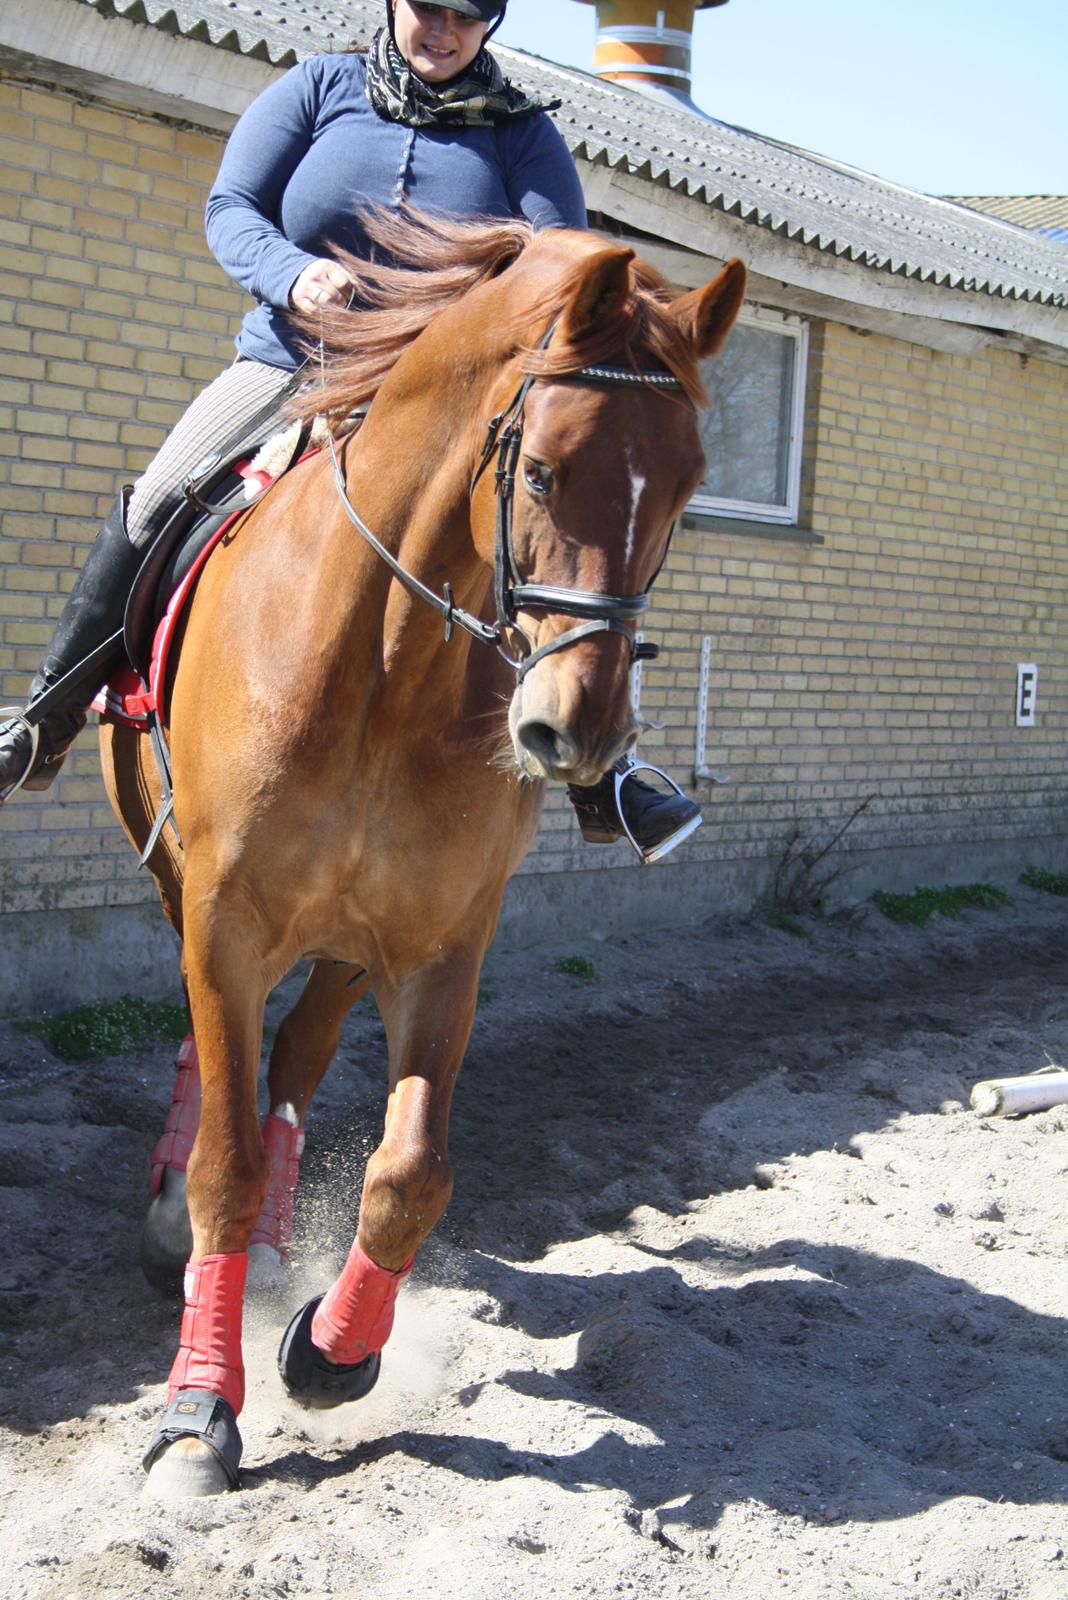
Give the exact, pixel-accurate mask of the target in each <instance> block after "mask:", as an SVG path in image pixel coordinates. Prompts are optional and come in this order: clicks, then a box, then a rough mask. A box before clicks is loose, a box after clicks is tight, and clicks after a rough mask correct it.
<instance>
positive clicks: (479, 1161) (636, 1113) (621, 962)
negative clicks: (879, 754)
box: [0, 888, 1068, 1600]
mask: <svg viewBox="0 0 1068 1600" xmlns="http://www.w3.org/2000/svg"><path fill="white" fill-rule="evenodd" d="M1013 894H1014V898H1015V905H1014V907H1013V908H1012V909H1011V910H1005V911H1001V912H984V913H972V914H969V915H968V916H967V917H966V918H965V919H963V920H961V921H946V920H936V921H935V922H933V923H932V924H931V925H930V926H929V927H928V928H927V929H915V928H901V927H899V926H896V925H894V924H892V923H890V922H888V921H886V920H885V919H884V918H883V917H882V916H881V915H880V914H879V913H877V912H876V911H874V910H873V909H872V908H871V907H868V906H854V907H852V908H849V909H847V910H846V911H844V912H842V913H840V914H838V915H836V916H834V917H831V918H828V919H826V920H823V921H819V922H813V923H811V924H810V925H809V936H808V937H800V936H798V935H797V934H794V933H790V932H786V931H781V930H779V929H776V928H773V927H771V926H769V925H768V924H767V923H764V922H761V921H752V922H732V923H718V922H710V923H709V924H708V925H707V927H705V928H704V929H703V930H701V931H699V932H697V933H687V934H685V935H677V934H666V933H653V934H646V935H643V936H637V937H633V938H631V939H629V940H625V941H620V940H598V939H593V938H587V939H584V940H579V939H567V940H563V941H561V942H560V943H558V944H555V945H552V946H549V945H543V946H540V947H538V948H535V949H531V950H526V951H523V952H521V953H518V954H494V955H492V956H491V958H490V961H489V962H488V964H487V968H486V973H485V977H484V980H483V986H484V987H483V995H482V1003H481V1006H480V1011H479V1018H478V1022H477V1024H476V1029H475V1035H474V1038H473V1040H472V1044H471V1048H470V1051H469V1053H468V1059H467V1063H466V1066H465V1069H464V1073H463V1075H462V1077H461V1081H460V1088H459V1092H458V1096H457V1103H456V1110H455V1115H454V1122H453V1145H452V1159H453V1165H454V1167H455V1171H456V1176H457V1186H456V1198H455V1200H454V1202H453V1205H452V1208H451V1210H450V1212H449V1214H448V1216H447V1217H446V1219H445V1221H444V1223H443V1224H442V1225H441V1227H440V1228H439V1230H438V1232H437V1234H436V1235H435V1237H434V1239H432V1241H431V1242H430V1244H429V1245H428V1246H427V1248H426V1249H425V1251H424V1252H423V1255H422V1257H421V1258H420V1260H419V1262H418V1265H417V1267H416V1273H415V1277H414V1279H413V1284H412V1287H411V1288H409V1290H408V1291H406V1293H405V1295H404V1297H403V1299H402V1305H401V1312H400V1316H399V1319H398V1329H397V1333H396V1335H395V1338H394V1340H393V1342H392V1344H391V1345H390V1346H389V1348H388V1350H387V1355H386V1359H385V1363H384V1376H383V1379H382V1382H381V1384H380V1385H379V1388H378V1390H377V1391H376V1392H375V1393H374V1394H373V1395H372V1396H371V1397H370V1399H369V1400H367V1401H365V1402H363V1404H362V1405H358V1406H355V1407H353V1408H352V1409H351V1412H349V1413H341V1414H334V1415H332V1416H329V1417H326V1418H318V1419H317V1418H312V1417H309V1415H307V1414H305V1413H302V1412H300V1411H299V1410H297V1409H296V1408H295V1407H294V1406H293V1405H292V1404H290V1403H289V1402H288V1401H287V1400H286V1399H285V1398H284V1397H283V1393H282V1389H281V1386H280V1383H279V1380H278V1377H277V1374H276V1372H275V1367H274V1357H275V1350H276V1347H277V1343H278V1339H279V1336H280V1333H281V1330H282V1328H283V1327H284V1325H285V1323H286V1321H287V1320H288V1317H289V1315H290V1314H291V1312H292V1311H293V1310H294V1309H295V1308H296V1307H297V1306H298V1304H300V1303H301V1301H302V1300H303V1299H304V1298H306V1297H307V1295H309V1294H311V1293H316V1292H320V1291H321V1290H322V1289H324V1288H325V1287H326V1286H327V1283H328V1282H329V1280H330V1278H331V1276H332V1274H333V1272H334V1270H335V1269H336V1267H337V1266H338V1265H339V1264H340V1261H341V1259H342V1258H343V1256H344V1254H345V1251H346V1249H347V1247H348V1244H349V1242H350V1239H351V1234H352V1230H353V1227H354V1223H355V1215H356V1206H357V1201H358V1196H359V1187H360V1181H361V1176H362V1167H363V1162H364V1159H365V1157H366V1155H367V1153H368V1152H369V1150H370V1149H371V1148H373V1145H374V1143H375V1142H376V1139H377V1129H378V1127H379V1125H380V1120H381V1114H382V1108H383V1084H384V1075H385V1074H384V1037H383V1033H382V1029H381V1026H380V1024H379V1022H378V1019H377V1015H376V1013H375V1012H374V1009H373V1007H372V1006H371V1005H369V1004H365V1005H364V1006H363V1007H362V1008H360V1009H358V1010H357V1012H356V1013H355V1014H354V1016H353V1017H352V1018H351V1020H350V1022H349V1024H348V1025H347V1028H346V1032H345V1036H344V1041H343V1047H342V1051H341V1053H340V1055H339V1058H338V1061H337V1063H336V1065H335V1068H334V1070H333V1072H332V1075H331V1076H330V1078H329V1079H328V1080H327V1083H326V1085H325V1086H324V1089H323V1091H322V1093H321V1096H320V1098H319V1100H318V1101H317V1103H316V1105H315V1107H314V1108H313V1111H312V1113H311V1117H310V1119H309V1137H308V1154H307V1156H306V1159H305V1178H304V1181H303V1184H302V1189H301V1192H300V1195H299V1197H298V1230H299V1248H298V1252H297V1256H296V1259H295V1261H294V1263H293V1267H292V1270H291V1278H290V1282H289V1283H288V1284H287V1285H286V1287H285V1289H284V1292H283V1293H281V1294H280V1295H278V1296H276V1297H271V1296H263V1295H261V1296H259V1297H257V1298H255V1299H253V1300H252V1301H251V1303H250V1306H249V1310H248V1316H247V1324H246V1341H245V1350H246V1360H247V1363H248V1372H249V1401H248V1404H247V1407H246V1410H245V1413H244V1415H243V1417H242V1424H241V1425H242V1431H243V1433H244V1437H245V1457H244V1464H245V1473H244V1488H243V1489H242V1491H241V1492H239V1493H237V1494H233V1495H229V1496H225V1497H221V1498H219V1499H216V1500H212V1501H201V1502H192V1503H182V1504H180V1505H177V1506H174V1507H172V1508H163V1507H160V1506H158V1505H154V1504H151V1503H149V1502H146V1501H144V1500H142V1499H141V1498H140V1491H141V1487H142V1482H143V1477H142V1473H141V1469H140V1464H139V1457H140V1454H141V1452H142V1450H143V1449H144V1447H145V1446H146V1444H147V1442H148V1439H149V1436H150V1434H151V1431H152V1427H153V1425H154V1418H155V1416H156V1414H157V1412H158V1410H159V1407H160V1405H161V1403H162V1397H163V1388H164V1379H165V1377H166V1373H167V1370H168V1368H169V1366H170V1362H171V1359H172V1356H173V1353H174V1349H175V1347H176V1341H177V1333H178V1320H179V1309H178V1306H177V1304H176V1303H168V1302H167V1301H165V1300H162V1299H161V1298H160V1297H159V1296H158V1295H157V1294H156V1293H155V1292H154V1291H153V1290H152V1289H150V1288H149V1286H148V1285H147V1284H146V1283H145V1281H144V1280H143V1278H142V1277H141V1274H140V1271H139V1268H138V1265H137V1237H138V1230H139V1226H140V1220H141V1216H142V1214H143V1210H144V1206H145V1203H146V1186H147V1170H148V1158H149V1154H150V1152H151V1149H152V1147H153V1145H154V1143H155V1140H156V1137H157V1134H158V1132H159V1131H160V1129H161V1127H162V1121H163V1117H164V1115H165V1111H166V1106H167V1103H168V1100H169V1096H170V1084H171V1079H172V1063H173V1051H172V1050H170V1049H169V1048H167V1049H161V1050H154V1051H151V1052H146V1053H144V1054H134V1055H127V1056H124V1057H120V1058H115V1059H112V1060H107V1061H102V1062H96V1063H93V1064H91V1065H89V1066H86V1067H82V1068H78V1069H74V1068H70V1067H67V1066H65V1065H64V1064H63V1063H62V1062H60V1061H58V1060H56V1059H55V1058H53V1057H52V1056H51V1055H50V1054H49V1053H48V1051H47V1050H46V1049H45V1047H44V1046H42V1045H40V1044H39V1043H37V1042H36V1041H34V1040H32V1039H29V1038H27V1037H25V1036H22V1035H19V1034H16V1033H14V1032H13V1031H12V1030H11V1029H10V1028H9V1027H6V1026H5V1027H3V1028H2V1029H0V1114H2V1119H3V1123H4V1126H3V1127H2V1128H0V1174H2V1176H0V1184H2V1194H3V1199H4V1234H5V1237H6V1238H7V1241H8V1243H7V1247H6V1248H5V1251H4V1257H3V1263H2V1267H0V1315H2V1325H3V1332H4V1340H3V1350H4V1354H3V1366H2V1381H3V1390H2V1393H0V1423H2V1448H3V1458H4V1466H3V1472H2V1476H0V1522H2V1526H3V1532H2V1534H0V1542H2V1545H0V1547H2V1551H3V1562H2V1565H0V1595H2V1596H3V1600H81V1597H83V1596H85V1597H89V1596H92V1597H94V1600H95V1597H100V1600H135V1597H141V1596H145V1597H148V1596H151V1597H152V1600H170V1597H172V1596H173V1597H175V1600H178V1597H182V1600H187V1597H188V1596H191V1595H192V1596H196V1597H197V1600H268V1597H274V1596H311V1597H319V1596H332V1597H333V1596H336V1597H338V1600H412V1597H413V1596H416V1597H419V1596H426V1597H427V1600H544V1597H545V1596H563V1595H579V1596H583V1597H596V1600H601V1597H615V1596H640V1597H641V1600H661V1597H662V1600H721V1597H722V1600H727V1597H728V1596H729V1597H731V1600H771V1597H779V1596H782V1597H789V1600H839V1597H845V1596H851V1597H857V1600H891V1597H895V1600H896V1597H900V1596H912V1597H915V1600H957V1597H962V1600H964V1597H967V1600H1068V1510H1066V1501H1068V1378H1066V1373H1068V1365H1066V1355H1068V1320H1065V1318H1066V1314H1068V1313H1066V1306H1068V1137H1066V1135H1068V1108H1062V1109H1060V1110H1055V1111H1048V1112H1044V1113H1041V1114H1039V1115H1036V1116H1032V1117H1029V1118H1026V1119H1024V1120H1021V1121H1015V1122H1009V1121H1004V1120H990V1121H983V1120H981V1119H979V1118H977V1117H976V1116H975V1114H974V1113H973V1112H971V1111H970V1110H968V1109H966V1104H967V1099H968V1091H969V1089H970V1087H971V1085H972V1084H973V1083H974V1082H975V1081H976V1080H977V1079H980V1078H983V1077H989V1076H999V1075H1009V1074H1013V1073H1024V1072H1030V1071H1033V1070H1035V1069H1036V1068H1039V1067H1041V1066H1043V1065H1044V1064H1046V1063H1047V1062H1050V1061H1052V1062H1056V1063H1058V1064H1062V1065H1063V1064H1065V1063H1066V1062H1068V991H1066V988H1065V979H1066V977H1068V937H1066V934H1068V906H1066V903H1065V902H1064V901H1059V900H1057V899H1055V898H1053V897H1051V896H1049V895H1043V894H1040V893H1037V892H1035V891H1029V890H1026V889H1023V888H1019V889H1015V888H1014V889H1013ZM575 956H578V957H582V958H585V960H586V961H587V962H589V963H592V965H593V968H594V972H595V975H594V976H593V977H587V978H585V979H583V978H581V977H576V976H569V975H567V974H565V973H563V972H560V971H559V970H557V963H558V962H559V961H560V960H561V959H563V958H569V957H575ZM298 981H299V980H298V979H296V978H294V979H291V980H290V981H289V983H288V985H287V986H286V994H280V995H279V996H276V997H275V1000H274V1001H273V1002H272V1016H273V1018H274V1020H275V1021H277V1019H278V1017H279V1016H280V1015H281V1014H282V1012H283V1011H284V1009H285V1007H286V1004H287V998H286V995H288V1000H289V1001H291V1000H292V998H293V995H294V993H295V988H294V985H295V984H296V983H297V982H298Z"/></svg>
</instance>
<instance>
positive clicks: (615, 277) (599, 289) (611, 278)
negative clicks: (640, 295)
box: [561, 246, 634, 344]
mask: <svg viewBox="0 0 1068 1600" xmlns="http://www.w3.org/2000/svg"><path fill="white" fill-rule="evenodd" d="M633 260H634V251H633V250H626V249H617V248H616V247H615V246H612V247H611V248H609V249H607V250H598V251H597V253H596V255H591V256H590V257H589V258H588V260H587V261H586V263H585V266H584V267H583V271H582V276H581V277H580V278H579V281H578V283H577V284H576V286H575V288H574V289H573V290H572V294H571V300H570V302H569V304H568V307H567V309H566V311H565V312H564V315H563V319H562V322H561V336H562V338H563V339H564V341H565V342H566V343H567V344H580V343H581V342H582V340H583V339H588V338H589V337H590V335H591V334H593V333H596V332H597V330H598V329H599V328H600V327H601V326H602V325H603V324H604V323H606V322H610V321H611V320H612V318H613V317H617V316H618V315H619V313H620V312H621V311H622V309H623V307H624V306H625V305H626V303H627V300H628V298H629V296H630V292H631V276H630V264H631V262H632V261H633Z"/></svg>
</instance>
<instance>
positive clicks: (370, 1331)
mask: <svg viewBox="0 0 1068 1600" xmlns="http://www.w3.org/2000/svg"><path fill="white" fill-rule="evenodd" d="M482 954H483V948H482V945H481V944H479V946H478V948H477V950H476V951H465V952H464V953H463V954H462V955H458V956H454V957H453V959H452V960H451V961H446V962H441V963H439V964H436V965H435V966H434V967H433V969H431V970H430V971H426V972H421V973H419V974H418V975H416V976H415V977H413V978H411V979H409V980H408V982H406V983H405V984H403V985H401V986H399V987H397V988H395V989H391V988H389V987H388V986H386V985H383V984H382V983H381V982H379V983H378V984H377V985H376V989H375V997H376V999H377V1001H378V1006H379V1010H380V1011H381V1013H382V1019H383V1021H384V1023H385V1026H386V1034H387V1038H388V1040H389V1057H390V1092H389V1103H388V1106H387V1110H386V1123H385V1134H384V1137H383V1139H382V1143H381V1144H380V1145H379V1147H378V1149H377V1150H376V1151H375V1153H374V1155H373V1156H372V1157H371V1159H370V1161H369V1162H368V1165H367V1173H366V1177H365V1179H364V1186H363V1196H362V1199H361V1202H360V1217H359V1226H358V1229H357V1234H356V1239H355V1241H354V1243H353V1246H352V1249H351V1251H350V1252H349V1256H348V1259H347V1261H346V1262H345V1265H344V1267H343V1268H342V1270H341V1274H340V1276H339V1277H338V1278H337V1280H336V1282H335V1283H334V1284H333V1286H332V1288H331V1289H330V1290H329V1292H328V1293H327V1294H326V1295H324V1296H322V1297H320V1298H317V1299H315V1300H311V1301H309V1302H308V1304H307V1305H306V1306H304V1307H303V1309H302V1310H301V1311H299V1312H298V1313H297V1315H296V1317H294V1319H293V1321H292V1322H291V1323H290V1325H289V1328H288V1329H287V1331H286V1335H285V1338H284V1339H283V1341H282V1348H281V1350H280V1352H279V1367H280V1370H281V1374H282V1380H283V1382H284V1383H285V1385H286V1387H287V1389H288V1390H289V1392H290V1394H291V1395H292V1396H293V1398H294V1399H295V1400H297V1401H298V1402H299V1403H300V1404H302V1405H305V1406H310V1407H312V1408H315V1409H327V1408H329V1407H332V1406H337V1405H340V1404H342V1403H343V1402H344V1401H346V1400H355V1399H359V1398H360V1397H361V1396H363V1395H365V1394H366V1393H367V1392H368V1391H369V1390H370V1389H371V1388H372V1387H373V1385H374V1384H375V1382H376V1381H377V1378H378V1372H379V1367H380V1357H381V1351H382V1349H383V1347H384V1345H385V1343H386V1341H387V1340H388V1338H389V1335H390V1333H391V1331H392V1328H393V1315H394V1307H395V1305H396V1300H397V1295H398V1293H399V1291H400V1289H401V1287H402V1285H403V1284H404V1281H405V1280H406V1278H407V1277H408V1274H409V1273H410V1271H411V1268H412V1264H413V1262H414V1259H415V1255H416V1252H417V1251H418V1249H419V1247H420V1245H421V1244H422V1243H423V1241H424V1240H425V1239H426V1238H427V1237H428V1235H429V1234H430V1232H431V1231H432V1229H433V1228H434V1226H435V1224H436V1223H437V1222H438V1220H439V1218H440V1217H441V1215H442V1213H443V1212H444V1210H445V1207H446V1206H447V1205H448V1203H449V1198H450V1196H451V1194H452V1173H451V1170H450V1168H449V1161H448V1133H449V1109H450V1106H451V1104H452V1092H453V1088H454V1086H455V1083H456V1076H457V1073H458V1071H459V1068H460V1063H461V1061H462V1060H463V1055H464V1051H465V1050H466V1048H467V1041H468V1038H469V1037H470V1033H471V1024H472V1022H473V1020H474V1014H475V1005H476V1001H477V994H478V974H479V970H480V968H481V964H482Z"/></svg>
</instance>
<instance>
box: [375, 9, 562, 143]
mask: <svg viewBox="0 0 1068 1600" xmlns="http://www.w3.org/2000/svg"><path fill="white" fill-rule="evenodd" d="M365 60H366V63H367V98H368V100H370V102H371V104H372V105H373V106H374V108H375V110H376V111H377V112H378V114H379V116H380V117H388V118H389V120H390V121H391V122H403V123H404V124H405V126H407V127H409V128H484V127H489V126H492V125H493V123H495V122H507V121H509V120H511V119H512V118H513V117H532V116H534V115H535V113H536V112H538V111H555V110H556V108H557V106H559V105H560V101H559V100H549V101H545V100H535V99H533V98H532V97H531V96H530V95H528V94H526V93H525V92H524V91H523V90H522V89H520V88H517V86H516V85H515V84H514V83H511V82H509V80H508V79H507V78H506V77H505V76H504V73H503V72H502V71H501V69H500V67H499V66H498V64H497V62H496V61H495V60H494V58H493V56H491V55H490V53H489V51H488V50H480V51H479V53H478V55H477V56H476V57H475V59H474V61H473V62H472V63H471V65H470V67H468V69H467V71H466V72H464V73H461V74H460V76H459V77H457V78H451V79H450V80H449V82H448V83H443V84H440V85H436V84H429V83H424V82H423V80H422V78H420V77H417V76H416V74H415V73H414V72H413V71H412V69H411V67H410V66H409V65H408V63H407V61H405V59H404V57H403V56H402V55H401V53H400V51H399V50H398V49H397V47H396V45H395V44H394V43H393V41H392V39H391V38H390V36H389V32H388V30H387V29H385V28H383V29H382V30H381V32H380V33H377V34H376V35H375V40H374V43H373V44H372V45H371V48H370V49H369V50H368V52H367V55H366V57H365Z"/></svg>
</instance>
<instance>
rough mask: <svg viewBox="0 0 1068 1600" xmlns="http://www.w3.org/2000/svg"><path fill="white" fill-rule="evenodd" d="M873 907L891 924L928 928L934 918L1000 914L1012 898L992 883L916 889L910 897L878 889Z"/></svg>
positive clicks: (873, 900)
mask: <svg viewBox="0 0 1068 1600" xmlns="http://www.w3.org/2000/svg"><path fill="white" fill-rule="evenodd" d="M871 898H872V904H873V905H875V906H877V907H878V908H879V910H880V911H881V912H882V914H883V916H884V917H889V918H890V921H891V922H908V923H912V924H913V925H914V926H915V927H918V928H923V927H926V925H927V924H928V922H930V920H931V918H932V917H934V916H943V917H962V916H963V915H964V913H965V912H966V911H997V910H999V909H1000V908H1001V907H1002V906H1011V905H1012V896H1011V895H1008V894H1006V893H1005V890H1004V889H999V888H998V887H997V885H996V884H993V883H963V884H959V885H957V886H956V887H953V888H951V887H949V886H947V887H945V888H943V889H914V890H913V891H912V893H911V894H889V893H888V892H887V891H886V890H885V889H877V890H876V892H875V893H874V894H873V895H872V897H871Z"/></svg>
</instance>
